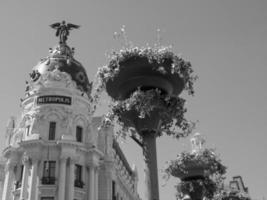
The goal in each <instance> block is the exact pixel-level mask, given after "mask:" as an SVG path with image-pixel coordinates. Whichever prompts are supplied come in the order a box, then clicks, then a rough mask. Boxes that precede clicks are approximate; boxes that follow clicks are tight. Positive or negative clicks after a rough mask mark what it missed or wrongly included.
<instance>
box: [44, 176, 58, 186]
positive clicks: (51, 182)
mask: <svg viewBox="0 0 267 200" xmlns="http://www.w3.org/2000/svg"><path fill="white" fill-rule="evenodd" d="M55 182H56V178H55V177H43V178H42V184H43V185H54V184H55Z"/></svg>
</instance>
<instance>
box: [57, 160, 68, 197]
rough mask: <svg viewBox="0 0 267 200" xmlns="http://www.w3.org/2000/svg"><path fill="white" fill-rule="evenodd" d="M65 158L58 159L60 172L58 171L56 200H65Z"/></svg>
mask: <svg viewBox="0 0 267 200" xmlns="http://www.w3.org/2000/svg"><path fill="white" fill-rule="evenodd" d="M66 161H67V158H66V157H61V158H60V171H59V181H58V186H59V190H58V200H65V186H66V185H65V184H66V183H65V182H66Z"/></svg>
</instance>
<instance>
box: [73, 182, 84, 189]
mask: <svg viewBox="0 0 267 200" xmlns="http://www.w3.org/2000/svg"><path fill="white" fill-rule="evenodd" d="M74 186H75V187H77V188H83V186H84V182H83V181H81V180H75V181H74Z"/></svg>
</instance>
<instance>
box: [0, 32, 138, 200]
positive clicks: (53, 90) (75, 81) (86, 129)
mask: <svg viewBox="0 0 267 200" xmlns="http://www.w3.org/2000/svg"><path fill="white" fill-rule="evenodd" d="M63 36H64V35H63ZM64 39H65V40H64ZM61 40H62V41H61V42H60V43H59V45H57V46H56V47H55V48H53V49H50V54H49V56H47V57H46V58H44V59H42V60H41V61H40V63H39V64H37V66H35V67H34V68H33V71H32V73H31V74H30V77H31V79H30V80H29V81H28V82H27V87H26V92H25V98H24V99H23V100H22V102H21V108H22V112H21V114H20V116H19V117H18V118H17V119H15V118H11V119H10V121H9V123H8V125H7V131H6V148H5V149H4V151H3V155H4V157H5V159H6V166H5V181H4V186H3V192H2V200H137V199H139V196H138V194H137V181H138V176H137V171H136V169H135V168H131V167H130V166H129V164H128V162H127V160H126V158H125V156H124V154H123V152H122V150H121V149H120V147H119V145H118V143H117V142H116V141H115V140H114V139H113V130H112V128H107V129H104V130H103V129H102V130H98V127H99V125H100V123H101V118H100V117H93V116H92V113H93V110H94V105H93V101H92V98H91V83H90V82H89V80H88V77H87V74H86V71H85V69H84V68H83V66H82V65H81V63H79V62H78V61H77V60H75V59H74V57H73V53H74V52H73V51H74V50H73V49H71V48H70V47H69V46H68V45H67V44H66V38H64V37H63V39H61ZM2 171H3V170H2ZM1 175H3V174H1V173H0V183H1V178H2V177H1ZM0 186H1V185H0Z"/></svg>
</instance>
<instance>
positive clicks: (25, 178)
mask: <svg viewBox="0 0 267 200" xmlns="http://www.w3.org/2000/svg"><path fill="white" fill-rule="evenodd" d="M22 162H23V165H24V168H23V177H22V183H21V192H20V198H19V199H20V200H23V199H27V189H28V177H29V167H30V166H29V165H30V163H29V158H27V157H24V158H23V161H22Z"/></svg>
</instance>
